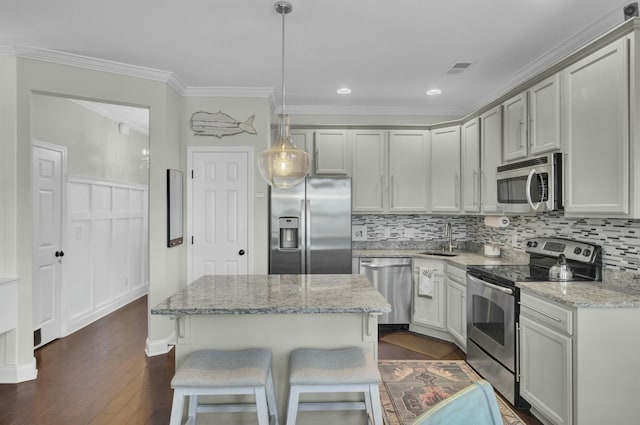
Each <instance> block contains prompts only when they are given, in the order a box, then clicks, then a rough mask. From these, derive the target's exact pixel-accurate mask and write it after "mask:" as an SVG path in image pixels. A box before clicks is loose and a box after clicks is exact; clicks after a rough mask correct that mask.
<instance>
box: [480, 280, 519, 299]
mask: <svg viewBox="0 0 640 425" xmlns="http://www.w3.org/2000/svg"><path fill="white" fill-rule="evenodd" d="M473 280H474V281H476V282H478V283H481V284H483V285H484V286H488V287H489V288H491V289H495V290H496V291H500V292H502V293H504V294H509V295H513V289H510V288H505V287H504V286H498V285H494V284H493V283H489V282H485V281H484V280H482V279H478V278H474V279H473Z"/></svg>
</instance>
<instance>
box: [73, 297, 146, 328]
mask: <svg viewBox="0 0 640 425" xmlns="http://www.w3.org/2000/svg"><path fill="white" fill-rule="evenodd" d="M148 293H149V286H148V285H144V286H141V287H140V288H138V289H136V290H134V291H132V292H130V293H128V294H126V295H125V296H122V297H120V298H117V299H115V300H113V301H111V302H109V303H108V304H105V305H102V306H100V307H99V308H97V309H96V310H93V311H91V312H89V313H86V314H82V315H80V316H79V317H78V316H76V317H74V318H73V319H72V320H70V321H69V322H68V323H66V324H65V325H64V329H63V330H62V337H65V336H69V335H71V334H72V333H74V332H76V331H79V330H80V329H82V328H84V327H85V326H87V325H90V324H91V323H93V322H95V321H96V320H98V319H102V318H103V317H104V316H106V315H108V314H111V313H113V312H114V311H116V310H117V309H119V308H122V307H124V306H125V305H127V304H129V303H131V302H133V301H135V300H137V299H138V298H140V297H143V296H145V295H147V294H148Z"/></svg>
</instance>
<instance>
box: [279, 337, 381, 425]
mask: <svg viewBox="0 0 640 425" xmlns="http://www.w3.org/2000/svg"><path fill="white" fill-rule="evenodd" d="M381 382H382V378H381V377H380V372H379V371H378V365H377V363H376V362H375V360H374V359H373V356H372V355H371V354H370V353H368V352H367V351H365V350H363V349H362V348H360V347H346V348H338V349H315V348H300V349H297V350H294V351H292V352H291V354H290V355H289V384H290V387H289V402H288V406H287V425H295V423H296V419H297V416H298V411H310V410H365V411H366V412H367V418H368V420H369V422H370V423H372V424H374V425H382V405H381V403H380V389H379V385H380V383H381ZM303 393H362V394H364V400H363V401H359V402H334V401H318V402H304V403H301V402H300V394H303Z"/></svg>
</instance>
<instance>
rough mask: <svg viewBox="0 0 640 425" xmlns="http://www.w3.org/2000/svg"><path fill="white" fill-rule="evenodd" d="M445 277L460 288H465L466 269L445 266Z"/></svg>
mask: <svg viewBox="0 0 640 425" xmlns="http://www.w3.org/2000/svg"><path fill="white" fill-rule="evenodd" d="M447 277H448V278H449V279H451V280H453V281H454V282H458V283H459V284H461V285H462V286H467V269H460V268H458V267H455V266H452V265H449V264H447Z"/></svg>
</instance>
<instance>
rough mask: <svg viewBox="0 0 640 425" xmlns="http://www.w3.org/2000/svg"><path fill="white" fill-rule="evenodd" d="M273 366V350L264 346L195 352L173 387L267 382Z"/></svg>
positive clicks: (228, 385)
mask: <svg viewBox="0 0 640 425" xmlns="http://www.w3.org/2000/svg"><path fill="white" fill-rule="evenodd" d="M270 368H271V351H269V350H265V349H260V348H255V349H253V348H252V349H248V350H240V351H221V350H202V351H196V352H194V353H192V354H191V355H189V357H187V359H186V360H185V361H184V363H183V364H182V365H181V366H180V368H179V369H178V371H177V372H176V374H175V375H174V377H173V379H172V380H171V387H172V388H175V387H208V386H211V385H214V386H219V387H242V386H254V385H265V384H266V382H267V374H268V373H269V369H270Z"/></svg>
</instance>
